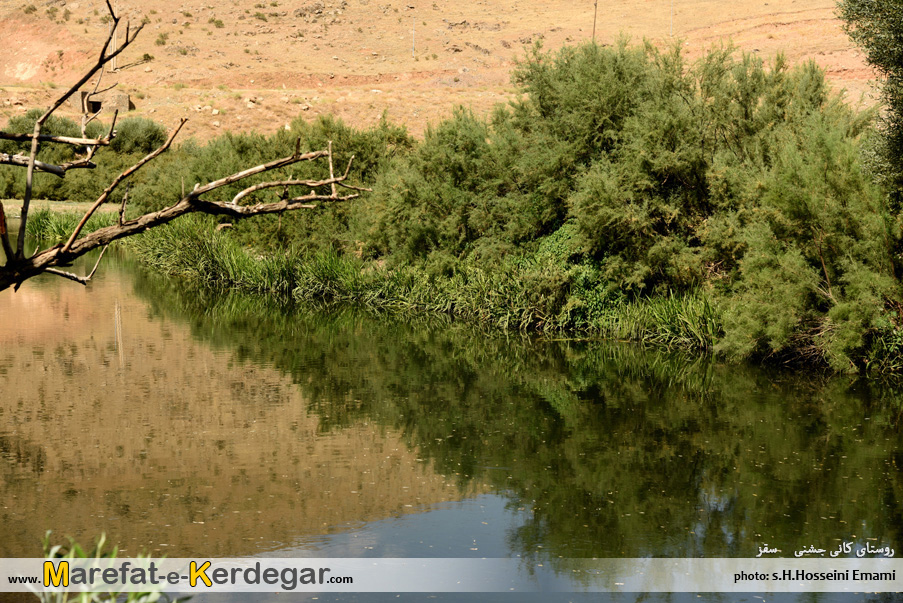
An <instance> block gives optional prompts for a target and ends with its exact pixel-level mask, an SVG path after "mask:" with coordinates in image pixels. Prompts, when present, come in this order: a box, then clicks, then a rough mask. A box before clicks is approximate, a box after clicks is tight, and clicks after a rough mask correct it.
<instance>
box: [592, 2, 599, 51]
mask: <svg viewBox="0 0 903 603" xmlns="http://www.w3.org/2000/svg"><path fill="white" fill-rule="evenodd" d="M597 14H599V0H596V1H595V2H593V42H595V41H596V15H597Z"/></svg>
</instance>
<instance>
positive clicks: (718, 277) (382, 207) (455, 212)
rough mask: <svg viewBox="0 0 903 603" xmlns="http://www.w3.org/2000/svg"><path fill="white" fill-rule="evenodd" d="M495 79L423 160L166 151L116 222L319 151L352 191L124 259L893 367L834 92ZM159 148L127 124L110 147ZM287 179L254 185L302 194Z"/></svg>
mask: <svg viewBox="0 0 903 603" xmlns="http://www.w3.org/2000/svg"><path fill="white" fill-rule="evenodd" d="M514 78H515V81H516V82H517V83H518V85H519V86H520V87H521V89H522V91H523V94H524V95H523V97H522V99H521V100H520V101H518V102H517V103H514V104H512V105H509V106H507V107H498V108H497V110H496V112H495V114H494V115H493V117H492V119H491V120H485V119H482V118H480V117H478V116H476V115H475V114H474V113H473V112H471V111H469V110H467V109H465V108H461V109H459V110H458V111H456V113H455V114H454V116H453V117H452V118H450V119H448V120H446V121H444V122H441V123H439V124H437V125H436V126H435V127H434V128H431V129H430V130H429V131H428V132H427V133H426V136H425V138H424V140H423V141H416V140H413V139H411V138H410V137H409V136H408V135H407V134H406V132H405V130H404V129H403V128H400V127H398V126H395V125H393V124H390V123H387V122H381V123H380V125H379V126H378V127H377V128H373V129H370V130H364V131H359V130H354V129H353V128H349V127H347V126H345V125H344V124H342V123H341V122H338V121H336V120H330V119H321V120H319V121H317V122H315V123H308V122H305V121H303V120H300V119H299V120H296V121H295V122H293V124H292V127H291V128H290V131H286V130H280V131H279V132H277V133H274V134H273V135H271V136H269V137H265V136H261V135H251V136H247V135H241V134H227V135H224V136H223V137H221V138H218V139H215V140H213V141H211V142H210V143H209V144H207V145H206V146H202V147H199V146H196V145H194V146H191V147H190V148H187V149H174V150H173V151H172V152H171V153H167V154H166V155H164V156H161V157H160V159H159V161H155V162H154V163H153V164H152V165H151V166H148V168H147V169H146V170H144V171H142V173H141V174H140V175H139V177H138V178H137V179H136V182H135V183H134V186H133V188H132V189H131V191H130V198H132V199H133V200H134V201H133V202H132V203H131V205H132V206H133V207H134V209H135V210H136V211H153V210H157V209H160V208H161V207H162V206H163V204H164V203H166V201H165V200H167V199H170V200H173V199H178V198H180V195H181V192H180V191H182V190H184V189H183V187H184V186H185V185H187V186H191V183H194V182H205V181H209V180H210V179H214V178H217V177H221V176H222V175H223V174H224V173H232V172H234V171H236V170H239V169H241V168H242V167H246V166H248V165H255V164H259V163H262V162H265V161H267V160H269V159H272V157H275V156H285V155H288V154H290V153H292V152H293V151H294V148H295V147H296V145H297V144H300V147H301V148H302V149H317V148H323V147H324V146H325V145H326V141H333V143H334V148H335V149H341V151H337V153H336V161H337V162H338V163H339V164H343V163H344V162H346V161H347V160H348V158H349V157H350V156H351V155H352V154H353V155H354V156H355V162H354V165H353V168H352V171H351V174H350V177H349V180H350V181H352V182H354V183H356V184H361V185H364V186H367V187H369V188H372V192H370V193H367V194H366V195H365V196H364V197H362V198H361V199H358V200H355V201H352V202H350V203H342V204H324V205H323V206H320V207H317V208H314V209H310V210H305V211H295V212H287V213H285V214H284V215H281V216H268V217H263V218H261V219H255V220H247V221H239V222H236V223H235V224H234V225H232V226H233V227H232V228H228V229H225V230H222V231H220V229H218V228H217V227H218V226H221V225H222V224H221V221H218V220H216V219H213V218H204V217H193V218H190V219H187V220H180V221H178V222H176V223H174V224H171V225H168V226H167V227H165V228H160V229H155V230H154V231H152V232H149V233H146V234H145V235H143V236H142V237H141V238H139V239H136V240H135V241H134V242H132V243H130V245H131V246H132V248H133V249H134V250H135V253H137V254H138V256H139V257H141V258H142V261H144V262H146V263H147V264H148V265H149V266H151V267H153V268H154V269H155V270H158V271H161V272H164V273H167V274H174V275H177V276H180V277H183V278H187V279H190V280H193V281H196V282H198V283H201V284H204V285H208V286H212V287H216V288H230V289H237V290H241V291H244V292H247V293H251V294H255V295H266V296H272V297H274V298H277V299H283V300H290V299H292V300H296V301H304V302H311V301H316V302H322V303H354V304H358V305H362V306H365V307H368V308H371V309H374V310H377V311H380V312H382V311H391V312H400V313H417V312H432V313H443V314H447V315H450V316H453V317H455V318H458V319H461V320H467V321H472V322H474V323H477V324H480V325H481V326H485V327H486V328H491V329H505V330H521V331H541V332H548V333H556V334H566V335H568V336H571V335H574V336H580V337H583V336H592V337H607V338H614V339H629V340H635V341H644V342H650V343H655V344H662V345H669V346H680V347H686V348H693V349H702V350H709V351H713V352H715V353H717V354H719V355H721V356H723V357H725V358H730V359H732V360H735V361H739V360H746V359H749V360H755V361H762V362H769V363H780V364H796V365H804V366H815V367H822V368H824V367H830V368H831V369H833V370H835V371H840V372H858V373H885V372H897V371H900V370H901V369H903V328H901V323H903V315H901V313H900V311H899V308H901V307H903V291H901V286H900V283H899V282H898V280H897V279H896V277H895V275H896V274H901V273H903V259H901V258H903V238H901V232H900V229H899V228H897V227H896V226H894V225H895V224H897V223H899V219H900V216H899V210H898V208H897V207H896V206H895V205H893V203H892V202H891V201H890V196H889V194H888V191H886V190H885V189H884V188H882V186H881V185H880V184H879V183H878V182H877V181H876V180H877V179H876V177H875V176H874V174H873V173H872V172H871V171H870V168H869V166H867V165H865V164H864V161H863V159H862V158H863V157H868V156H869V155H868V153H869V152H870V150H874V142H872V140H871V135H872V133H873V131H874V130H873V128H872V122H873V118H874V115H873V114H872V113H860V112H858V111H856V110H855V109H853V108H851V107H850V106H849V105H847V104H845V103H844V102H843V99H842V98H841V97H840V96H837V95H834V94H832V93H831V91H830V90H829V89H828V88H827V85H826V83H825V79H824V73H823V72H822V71H820V70H819V69H818V68H817V67H815V66H814V65H807V66H803V67H799V68H793V69H792V68H790V67H789V66H788V65H787V64H786V63H783V62H781V61H780V60H777V61H775V63H774V64H772V65H765V64H763V62H762V61H761V60H759V59H758V58H756V57H754V56H751V55H739V54H738V53H735V52H734V51H733V50H732V49H730V48H723V49H716V50H712V51H711V53H710V54H709V55H708V56H707V57H706V58H705V59H704V60H702V61H700V62H698V63H694V64H692V65H688V64H687V63H686V62H685V59H684V57H683V55H682V53H681V50H680V49H679V48H677V47H675V48H674V49H672V50H671V51H669V52H660V51H658V50H657V49H655V48H653V47H651V46H648V45H646V46H638V47H632V46H630V45H629V44H628V43H627V42H626V41H622V42H621V43H619V44H618V45H617V46H615V47H608V48H605V47H601V46H598V45H594V44H587V45H583V46H579V47H573V48H570V47H566V48H563V49H561V50H559V51H557V52H551V53H546V52H544V51H542V50H541V49H539V48H537V49H535V50H534V52H533V54H532V55H531V56H530V57H528V59H527V60H525V61H524V62H523V63H522V64H521V65H520V66H519V68H518V70H516V71H515V74H514ZM600 90H604V91H605V95H604V97H600V96H599V91H600ZM122 129H123V131H124V132H125V131H126V128H125V122H124V123H123V128H122ZM162 134H163V132H162V130H160V129H159V127H158V126H155V125H154V124H151V123H135V124H134V125H133V132H132V133H130V134H128V135H122V136H120V137H119V138H117V140H119V141H120V142H119V144H120V145H122V146H123V149H125V148H126V147H128V146H129V145H130V144H131V143H132V142H135V143H137V142H141V141H144V142H142V144H144V143H145V142H146V141H150V140H151V139H152V138H154V137H159V136H162ZM299 140H300V143H299V142H298V141H299ZM148 144H149V142H148ZM111 152H116V150H115V149H111ZM119 160H120V161H122V160H123V159H122V158H119ZM319 168H320V169H322V166H319ZM298 169H299V170H301V173H288V172H286V173H285V174H282V173H279V174H275V173H274V174H271V175H270V176H268V177H269V178H275V179H283V180H285V179H289V178H309V179H316V178H317V176H318V175H319V176H322V174H320V173H318V171H317V170H318V166H316V165H305V166H303V167H301V168H298ZM256 182H257V181H254V182H248V184H254V183H256ZM74 184H75V185H78V186H81V185H82V184H84V183H79V182H75V183H74ZM93 186H96V183H94V184H93ZM238 192H239V191H238V190H231V189H228V190H227V189H223V190H220V191H216V192H215V193H211V197H210V198H211V200H214V199H215V200H222V201H225V200H229V199H231V198H232V197H234V196H235V195H236V194H237V193H238ZM267 194H268V195H270V196H269V197H267V196H266V195H267ZM275 194H276V193H273V192H272V191H269V192H266V193H265V194H261V197H260V198H259V200H261V201H266V200H275V196H274V195H275ZM37 230H41V228H37ZM34 234H36V235H38V234H40V235H41V236H45V235H44V234H41V233H38V232H35V233H34Z"/></svg>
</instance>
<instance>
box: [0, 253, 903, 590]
mask: <svg viewBox="0 0 903 603" xmlns="http://www.w3.org/2000/svg"><path fill="white" fill-rule="evenodd" d="M105 262H106V260H105ZM0 317H2V320H0V506H2V508H0V535H2V538H0V557H34V556H40V554H41V551H40V540H41V537H42V536H43V534H44V532H45V531H46V530H48V529H49V530H53V531H54V533H55V534H58V535H72V536H74V537H76V538H77V539H78V540H80V541H82V542H89V541H91V540H92V539H93V538H94V537H95V536H96V535H98V534H100V533H102V532H105V533H106V534H107V535H108V536H109V538H110V540H111V541H112V542H113V543H116V544H118V545H119V546H120V549H121V552H122V553H123V554H124V555H137V554H139V553H141V552H142V551H146V552H149V553H153V554H165V555H167V556H170V557H201V556H208V557H209V556H212V557H238V556H247V555H287V556H301V555H316V556H322V557H357V556H374V557H384V556H397V557H523V558H526V559H529V560H532V561H540V562H548V563H549V565H550V567H552V568H554V565H555V560H556V559H558V558H573V557H645V556H663V557H696V556H706V557H753V556H755V555H756V554H757V552H758V547H759V546H764V545H765V544H768V545H769V546H770V547H777V548H779V549H781V550H782V551H783V552H784V556H792V551H794V550H797V549H800V548H803V547H805V546H809V545H816V546H821V547H822V548H831V547H836V546H837V544H838V543H840V542H841V541H844V540H846V541H856V542H861V543H865V542H871V543H873V544H874V546H886V545H889V546H892V547H894V548H895V549H896V550H897V551H900V552H903V442H901V419H903V397H901V396H900V394H898V393H897V392H896V391H895V390H894V389H893V388H891V387H889V386H884V385H880V384H875V383H871V384H867V383H862V382H860V381H857V380H856V379H852V378H835V379H827V378H824V377H821V376H817V375H815V376H813V375H805V376H799V375H797V376H793V375H790V374H786V373H776V372H767V371H764V370H760V369H756V368H751V367H736V366H725V365H722V364H720V363H717V362H713V361H711V360H710V359H706V358H698V357H689V356H684V355H681V354H674V353H661V352H652V351H647V350H643V349H641V348H639V347H637V346H631V345H623V344H599V343H592V344H590V343H574V342H553V341H542V340H529V339H521V338H519V337H515V338H509V339H505V338H493V337H487V336H485V335H480V334H479V333H477V332H475V331H473V330H472V329H470V328H466V327H462V326H456V325H450V324H444V323H441V322H438V323H437V322H433V323H431V324H426V323H424V324H410V322H408V323H404V322H400V321H394V320H389V321H386V320H384V321H377V320H374V319H373V318H372V317H367V316H365V315H362V314H360V313H355V312H348V311H345V312H331V313H324V312H319V313H312V312H306V313H305V312H296V313H291V312H286V311H284V310H283V309H280V308H278V307H275V306H270V305H266V304H263V303H259V302H256V301H253V300H248V299H247V298H240V297H230V296H217V295H213V294H211V293H204V292H198V291H195V290H191V289H189V288H185V287H183V286H180V285H179V284H177V283H173V282H167V281H166V280H163V279H160V278H157V277H154V276H152V275H147V274H143V273H142V272H141V271H138V270H136V269H134V267H132V266H130V265H129V264H128V263H127V262H125V261H124V260H122V259H118V258H111V261H110V262H109V263H106V264H105V267H104V269H102V270H101V273H100V274H99V276H98V277H97V280H96V281H95V282H94V283H92V284H91V285H90V286H89V287H88V288H87V289H85V288H82V287H81V286H79V285H76V284H74V283H71V282H68V281H63V280H61V279H42V280H37V281H34V282H30V283H28V284H26V285H25V286H23V287H22V289H21V290H20V291H19V292H18V293H13V292H11V291H5V292H2V293H0ZM438 599H440V600H452V599H453V597H452V598H449V597H448V596H439V597H438ZM679 599H680V597H671V598H670V599H669V600H679ZM321 600H332V599H327V598H323V597H321ZM350 600H358V598H352V599H350ZM361 600H364V599H363V598H361ZM368 600H369V599H368ZM392 600H395V599H394V598H393V599H392ZM418 600H419V599H418ZM506 600H510V599H506ZM537 600H546V599H537ZM593 600H598V596H596V597H595V598H594V599H593ZM619 600H620V599H619ZM688 600H689V599H688ZM694 600H695V598H694ZM750 600H754V599H750ZM819 600H823V601H828V600H832V599H831V598H830V597H822V598H820V599H819Z"/></svg>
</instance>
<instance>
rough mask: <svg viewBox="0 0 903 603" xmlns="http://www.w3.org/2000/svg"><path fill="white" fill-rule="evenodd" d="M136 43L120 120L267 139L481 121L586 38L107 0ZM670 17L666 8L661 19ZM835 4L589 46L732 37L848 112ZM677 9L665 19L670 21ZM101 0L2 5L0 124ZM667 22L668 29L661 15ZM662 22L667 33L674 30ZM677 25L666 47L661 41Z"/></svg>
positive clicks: (73, 56)
mask: <svg viewBox="0 0 903 603" xmlns="http://www.w3.org/2000/svg"><path fill="white" fill-rule="evenodd" d="M115 5H116V9H117V11H118V12H120V13H121V14H124V15H128V16H129V17H130V18H131V21H132V23H133V26H134V25H135V24H137V23H140V22H141V21H142V20H143V21H144V22H145V28H144V31H142V33H141V35H140V37H139V39H138V41H137V42H136V43H135V45H134V46H133V47H132V48H130V49H129V51H128V52H127V54H126V55H125V57H124V58H121V59H120V60H119V64H118V66H117V67H118V71H116V72H115V73H108V74H107V75H106V76H105V78H104V85H109V84H112V83H115V82H118V84H119V89H120V90H122V91H125V92H127V93H129V95H130V97H131V100H132V102H133V103H134V104H135V111H133V112H132V113H130V114H133V115H144V116H148V117H152V118H154V119H155V120H158V121H161V122H163V123H164V124H173V123H175V122H176V121H177V119H178V117H180V116H182V115H186V114H187V115H188V116H189V117H190V118H191V121H190V122H189V124H188V130H187V131H188V133H189V134H192V135H195V136H197V137H199V138H202V139H203V138H207V137H209V136H212V135H214V134H215V133H216V132H217V131H219V130H224V129H230V130H251V129H256V130H259V131H271V130H273V129H275V128H279V127H282V126H283V125H284V124H286V123H287V122H288V121H290V120H291V119H293V118H294V117H295V116H297V115H298V114H300V113H303V115H304V116H305V117H308V116H309V117H311V118H313V117H314V116H316V115H318V114H321V113H334V114H336V115H338V116H340V117H342V118H343V119H345V120H346V121H347V122H349V123H351V124H355V125H361V126H365V125H369V124H372V123H374V122H375V121H377V120H378V119H379V117H380V116H381V115H382V114H383V112H387V114H388V116H389V118H390V119H391V120H393V121H395V122H399V123H403V124H406V125H407V126H408V128H409V129H410V130H411V131H412V132H413V133H415V134H419V133H421V132H422V131H423V129H424V127H425V126H426V124H427V123H428V122H430V121H436V120H437V119H438V118H440V117H442V116H444V115H446V114H448V113H449V112H450V110H451V108H452V107H453V106H455V105H458V104H465V105H468V106H471V107H473V108H474V109H475V110H476V111H478V112H481V111H486V110H488V109H489V108H490V107H492V106H493V105H494V104H496V103H498V102H501V101H504V100H506V99H508V98H510V96H511V95H512V94H513V88H512V86H511V85H510V81H509V77H510V76H509V74H510V70H511V68H512V66H513V65H514V62H515V61H516V60H517V59H518V58H520V57H523V56H524V53H525V50H526V48H528V47H529V46H531V45H532V44H533V43H534V42H536V41H542V43H543V44H544V46H545V47H546V48H550V49H551V48H557V47H559V46H561V45H563V44H567V43H576V42H579V41H582V40H588V39H590V38H591V37H592V31H593V2H592V1H590V0H583V1H581V2H572V1H564V0H545V1H541V2H536V1H533V2H530V1H527V0H482V1H478V2H467V3H462V2H448V1H447V0H436V1H430V2H425V1H424V0H405V1H398V0H265V1H263V2H254V1H253V0H224V2H223V3H222V4H213V3H208V2H206V1H201V0H184V1H183V2H181V3H179V2H171V1H164V0H142V1H141V2H139V1H138V0H128V1H126V0H117V2H116V3H115ZM672 5H673V9H672ZM834 5H835V2H834V0H770V1H769V2H763V1H761V0H736V1H734V2H724V1H723V0H673V2H672V0H608V1H607V2H600V3H599V7H598V20H597V24H596V39H597V40H598V41H600V42H602V43H610V42H612V41H613V40H614V39H615V38H616V37H617V36H618V35H620V34H621V33H624V34H627V35H629V36H631V37H632V38H633V39H635V40H640V39H642V38H648V39H650V40H652V41H653V42H654V43H656V44H659V45H667V44H671V43H675V41H677V40H680V41H681V43H683V44H684V46H685V49H686V51H687V53H688V54H689V55H690V56H691V57H692V56H697V55H699V54H700V53H701V52H703V50H704V49H705V48H706V47H708V46H711V45H712V44H719V43H721V42H722V41H727V40H728V39H732V40H733V41H734V43H735V44H736V45H737V46H738V47H740V48H742V49H744V50H746V51H749V52H756V53H759V54H761V55H762V56H763V57H766V58H768V57H770V56H773V55H774V54H775V53H776V52H778V51H783V52H784V53H785V54H786V55H787V57H788V58H789V59H790V61H791V62H793V63H796V62H800V61H805V60H808V59H813V60H815V61H816V62H817V63H819V64H820V65H821V66H822V67H824V68H825V69H826V70H827V72H828V74H829V77H830V79H831V80H832V81H833V82H834V83H835V85H836V86H838V87H842V88H846V89H848V91H849V92H850V96H851V97H852V98H853V99H854V100H855V99H858V98H859V96H860V95H861V94H867V96H866V98H865V101H866V102H872V99H871V98H870V97H869V95H868V94H869V93H870V84H869V81H870V80H871V79H872V77H873V74H872V72H871V71H870V70H869V69H868V68H867V67H866V66H865V64H864V62H863V60H862V56H861V54H860V53H859V52H858V50H857V49H856V48H855V47H854V46H853V45H852V44H851V42H850V41H849V39H848V38H847V36H846V35H845V34H844V33H843V31H842V29H841V23H840V21H839V20H838V19H837V18H836V16H835V14H834ZM672 10H673V12H672ZM105 15H106V8H105V5H104V3H103V2H102V1H101V0H77V1H74V2H72V1H66V0H50V1H46V0H37V1H35V0H24V1H23V0H0V39H2V40H3V41H4V42H5V43H4V47H5V52H4V53H2V54H0V113H2V117H0V119H2V120H3V121H5V119H7V118H8V117H9V116H11V115H15V114H18V113H21V112H22V111H23V110H24V109H25V108H27V107H28V106H35V105H40V104H43V103H46V102H47V100H48V99H49V98H51V96H52V95H54V94H58V93H59V91H60V88H64V87H67V86H69V85H70V84H71V83H72V82H73V81H74V80H75V79H76V77H77V75H78V74H79V70H80V69H82V68H84V66H85V65H86V63H87V62H88V61H90V56H91V54H92V53H94V52H96V49H97V48H98V45H99V42H100V41H101V40H102V39H103V37H104V36H105V35H106V32H107V30H108V27H109V26H108V24H107V21H108V19H106V18H105ZM672 15H673V19H672ZM672 23H673V25H672ZM672 28H673V36H672Z"/></svg>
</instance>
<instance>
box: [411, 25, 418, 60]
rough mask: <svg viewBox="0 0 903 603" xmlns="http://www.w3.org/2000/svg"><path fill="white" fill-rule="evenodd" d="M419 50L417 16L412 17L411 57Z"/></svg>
mask: <svg viewBox="0 0 903 603" xmlns="http://www.w3.org/2000/svg"><path fill="white" fill-rule="evenodd" d="M416 50H417V17H411V58H414V53H415V52H416Z"/></svg>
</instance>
